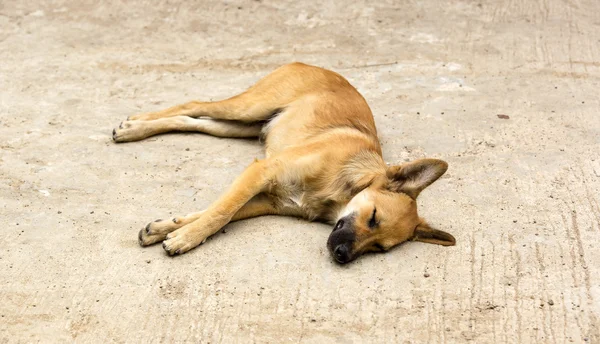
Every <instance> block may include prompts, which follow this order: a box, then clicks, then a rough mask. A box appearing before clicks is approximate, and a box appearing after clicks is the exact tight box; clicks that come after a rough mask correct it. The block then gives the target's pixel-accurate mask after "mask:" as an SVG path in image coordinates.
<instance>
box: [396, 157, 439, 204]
mask: <svg viewBox="0 0 600 344" xmlns="http://www.w3.org/2000/svg"><path fill="white" fill-rule="evenodd" d="M447 169H448V164H447V163H446V162H445V161H443V160H438V159H420V160H415V161H413V162H409V163H406V164H402V165H399V166H391V167H389V168H388V169H387V172H386V174H387V177H388V179H389V183H388V188H389V189H390V190H392V191H394V192H403V193H405V194H407V195H409V196H410V197H412V198H413V199H416V198H417V196H419V194H420V193H421V191H423V189H425V188H426V187H428V186H429V185H431V183H433V182H435V181H436V180H437V179H438V178H439V177H441V176H442V174H444V172H446V170H447Z"/></svg>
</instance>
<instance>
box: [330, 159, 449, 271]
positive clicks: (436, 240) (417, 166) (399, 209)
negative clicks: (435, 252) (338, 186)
mask: <svg viewBox="0 0 600 344" xmlns="http://www.w3.org/2000/svg"><path fill="white" fill-rule="evenodd" d="M447 169H448V164H447V163H446V162H444V161H442V160H436V159H421V160H417V161H414V162H410V163H406V164H403V165H400V166H392V167H389V168H388V169H387V171H386V177H385V178H382V179H381V180H377V181H375V182H374V183H373V184H371V186H369V187H368V188H366V189H364V190H363V191H361V192H360V193H358V194H357V195H356V196H354V197H353V198H352V200H351V201H350V202H349V203H348V205H347V206H346V207H345V208H344V209H343V210H342V212H341V215H340V216H339V218H338V220H337V223H336V224H335V227H334V228H333V232H332V233H331V235H330V236H329V240H328V241H327V248H328V249H329V251H330V252H331V254H332V255H333V257H334V259H335V260H336V261H337V262H339V263H347V262H350V261H352V260H353V259H355V258H356V257H358V256H360V255H361V254H363V253H365V252H383V251H387V250H389V249H390V248H392V247H394V246H396V245H398V244H400V243H403V242H405V241H407V240H416V241H422V242H428V243H432V244H439V245H444V246H450V245H454V243H455V239H454V237H453V236H452V235H450V234H448V233H446V232H443V231H440V230H437V229H434V228H431V227H429V226H428V225H427V223H426V222H425V221H424V220H423V219H421V218H420V217H419V215H418V214H417V203H416V199H417V196H419V193H420V192H421V191H422V190H423V189H425V188H426V187H427V186H429V185H430V184H431V183H433V182H434V181H436V180H437V179H438V178H439V177H441V176H442V175H443V174H444V172H446V170H447Z"/></svg>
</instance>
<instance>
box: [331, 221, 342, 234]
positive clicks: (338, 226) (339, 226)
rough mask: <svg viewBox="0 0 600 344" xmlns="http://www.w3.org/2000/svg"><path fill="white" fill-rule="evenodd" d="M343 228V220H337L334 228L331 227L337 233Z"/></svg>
mask: <svg viewBox="0 0 600 344" xmlns="http://www.w3.org/2000/svg"><path fill="white" fill-rule="evenodd" d="M342 227H344V220H339V221H338V222H337V223H336V224H335V227H333V231H334V232H335V231H337V230H338V229H340V228H342Z"/></svg>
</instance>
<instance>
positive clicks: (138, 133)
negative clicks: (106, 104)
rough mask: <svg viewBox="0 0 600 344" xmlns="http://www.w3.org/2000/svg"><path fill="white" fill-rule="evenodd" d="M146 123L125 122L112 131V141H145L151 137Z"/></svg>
mask: <svg viewBox="0 0 600 344" xmlns="http://www.w3.org/2000/svg"><path fill="white" fill-rule="evenodd" d="M146 127H147V125H146V123H145V122H142V121H131V120H129V119H128V120H125V121H123V122H121V124H119V126H118V127H116V128H114V129H113V131H112V139H113V141H115V142H130V141H138V140H142V139H145V138H146V137H148V136H150V135H151V133H149V132H148V130H147V129H148V128H146Z"/></svg>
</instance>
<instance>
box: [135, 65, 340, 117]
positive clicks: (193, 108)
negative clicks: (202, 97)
mask: <svg viewBox="0 0 600 344" xmlns="http://www.w3.org/2000/svg"><path fill="white" fill-rule="evenodd" d="M330 74H331V72H329V71H325V70H322V69H319V68H314V67H310V66H307V65H304V64H301V63H291V64H288V65H285V66H282V67H280V68H277V69H276V70H274V71H273V72H272V73H270V74H269V75H267V76H265V77H264V78H262V79H260V80H259V81H258V82H257V83H256V84H255V85H253V86H252V87H250V88H249V89H248V90H246V91H245V92H243V93H241V94H239V95H237V96H235V97H231V98H229V99H225V100H221V101H215V102H201V101H191V102H188V103H185V104H182V105H177V106H173V107H171V108H168V109H165V110H162V111H157V112H149V113H143V114H138V115H133V116H130V117H129V118H128V120H142V121H149V120H155V119H159V118H165V117H174V116H189V117H201V116H204V117H211V118H215V119H225V120H233V121H242V122H258V121H264V120H266V119H268V118H269V117H270V116H271V115H272V114H273V113H275V112H277V111H279V110H280V109H281V108H283V107H285V106H286V105H287V104H289V103H290V102H291V101H293V100H294V99H297V98H298V97H299V96H300V95H302V94H306V93H308V92H314V91H315V88H316V87H322V85H324V84H326V83H327V82H329V79H330V78H331V75H330Z"/></svg>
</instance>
